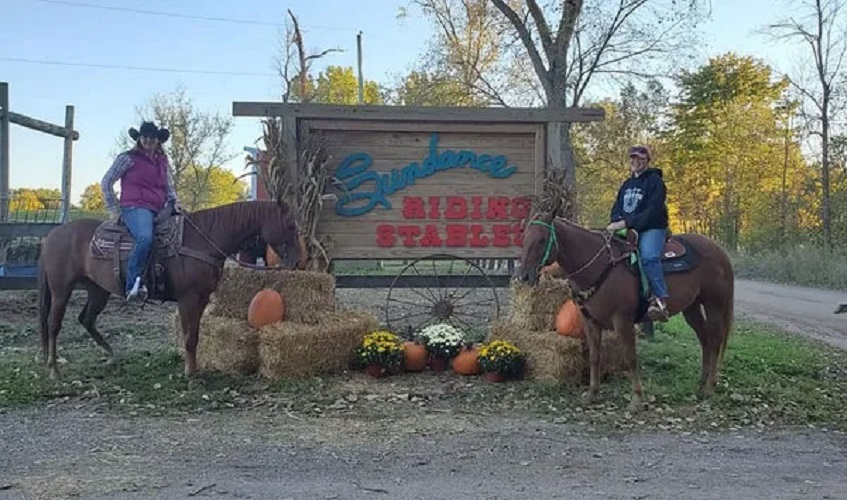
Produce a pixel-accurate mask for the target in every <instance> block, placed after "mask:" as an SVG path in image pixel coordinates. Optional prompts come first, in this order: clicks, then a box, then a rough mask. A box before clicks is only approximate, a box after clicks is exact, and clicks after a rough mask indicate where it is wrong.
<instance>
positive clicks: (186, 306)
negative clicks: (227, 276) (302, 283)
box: [38, 201, 301, 379]
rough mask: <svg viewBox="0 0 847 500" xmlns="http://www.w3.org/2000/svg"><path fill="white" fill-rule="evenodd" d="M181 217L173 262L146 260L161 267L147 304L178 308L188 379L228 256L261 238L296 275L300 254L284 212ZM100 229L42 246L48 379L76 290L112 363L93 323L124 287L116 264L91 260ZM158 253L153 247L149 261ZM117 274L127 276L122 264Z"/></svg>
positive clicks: (83, 226) (95, 223) (58, 235)
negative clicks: (159, 286)
mask: <svg viewBox="0 0 847 500" xmlns="http://www.w3.org/2000/svg"><path fill="white" fill-rule="evenodd" d="M160 216H161V214H160ZM183 216H184V223H183V224H182V226H181V231H180V232H181V241H175V242H174V243H173V245H172V246H171V247H170V250H172V252H173V253H174V255H173V256H170V257H167V258H164V259H156V260H151V264H158V265H160V266H161V270H162V271H161V273H160V275H161V278H162V280H163V282H164V285H165V290H166V291H165V292H163V293H159V294H157V293H156V292H155V291H154V290H153V289H151V290H150V298H151V299H156V300H163V301H175V302H177V303H178V310H179V316H180V321H181V323H182V333H183V339H184V342H185V353H186V355H185V374H186V376H191V375H193V374H194V373H195V371H196V370H197V342H198V335H199V327H200V317H201V316H202V315H203V312H204V311H205V309H206V305H207V304H208V302H209V297H210V296H211V294H212V292H214V291H215V289H216V288H217V285H218V281H219V279H220V276H221V272H222V270H223V265H224V262H225V261H226V259H227V258H228V256H230V255H232V254H234V253H235V252H237V251H238V250H239V249H243V248H246V247H249V246H250V244H251V242H253V241H255V239H256V238H257V237H258V238H261V241H263V242H266V243H267V244H269V245H270V246H271V247H272V248H273V249H274V251H275V252H276V253H277V254H278V255H281V256H284V257H283V258H282V264H283V266H284V267H287V268H294V267H295V266H296V264H297V263H298V261H299V260H300V257H301V247H300V243H299V239H298V231H297V226H296V223H295V219H294V214H293V213H292V212H291V211H290V210H289V208H288V206H287V205H285V204H277V203H275V202H268V201H250V202H236V203H232V204H228V205H223V206H220V207H216V208H210V209H207V210H200V211H197V212H194V213H190V214H189V213H185V214H183ZM174 220H175V219H171V220H170V222H173V221H174ZM102 223H103V221H100V220H96V219H78V220H74V221H72V222H68V223H66V224H63V225H61V226H59V227H57V228H55V229H53V230H52V231H51V232H50V233H49V234H48V235H47V237H46V238H45V240H44V243H43V245H42V249H41V255H40V257H39V260H38V268H39V271H38V281H39V284H38V295H39V316H40V322H41V347H42V354H43V358H44V362H45V363H46V364H47V367H48V369H49V372H50V378H52V379H57V378H58V376H59V372H58V368H57V366H56V339H57V337H58V336H59V330H60V329H61V325H62V318H63V317H64V315H65V309H66V308H67V305H68V301H69V299H70V296H71V292H72V291H73V290H74V288H75V287H76V286H77V285H82V286H83V287H84V288H85V289H86V290H87V292H88V301H87V302H86V304H85V307H84V308H83V310H82V312H81V313H80V315H79V322H80V323H81V324H82V325H83V326H84V327H85V329H86V330H87V331H88V333H89V334H90V335H91V337H92V338H93V339H94V341H95V342H96V343H97V344H98V345H99V346H100V347H102V348H103V350H104V351H106V354H107V355H108V356H109V357H110V358H112V357H113V351H112V348H111V346H110V345H109V343H108V342H107V341H106V340H105V339H104V338H103V336H102V335H100V332H99V331H98V330H97V327H96V326H95V323H96V321H97V316H98V315H99V314H100V313H101V312H102V311H103V309H104V308H105V307H106V304H107V303H108V301H109V297H110V295H111V294H115V295H118V296H120V297H123V296H124V287H123V279H122V277H123V272H122V273H121V279H117V276H116V273H115V269H114V268H115V264H114V262H113V259H111V258H103V256H102V255H101V256H100V258H95V257H92V248H91V242H92V239H93V238H94V236H95V232H97V230H98V228H99V227H100V226H101V224H102ZM175 234H179V232H177V233H175ZM124 238H125V240H126V239H131V237H129V236H125V237H124ZM159 243H160V242H157V243H156V245H158V244H159ZM130 246H131V245H130ZM112 251H113V252H114V251H115V250H112ZM156 251H157V250H156V246H155V245H154V248H153V249H152V250H151V254H152V253H153V252H156ZM151 259H152V255H151ZM121 267H122V269H126V262H125V261H124V262H122V265H121ZM148 286H150V284H149V283H148Z"/></svg>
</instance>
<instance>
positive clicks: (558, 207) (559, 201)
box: [550, 196, 562, 219]
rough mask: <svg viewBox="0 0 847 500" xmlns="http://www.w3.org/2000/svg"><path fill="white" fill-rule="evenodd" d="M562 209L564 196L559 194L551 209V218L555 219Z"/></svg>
mask: <svg viewBox="0 0 847 500" xmlns="http://www.w3.org/2000/svg"><path fill="white" fill-rule="evenodd" d="M561 211H562V198H561V197H559V196H557V197H556V202H555V204H554V205H553V210H551V211H550V218H551V219H555V218H556V217H557V216H558V215H559V214H560V213H561Z"/></svg>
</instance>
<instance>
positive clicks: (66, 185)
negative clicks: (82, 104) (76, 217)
mask: <svg viewBox="0 0 847 500" xmlns="http://www.w3.org/2000/svg"><path fill="white" fill-rule="evenodd" d="M65 131H66V133H67V135H65V150H64V154H63V156H62V215H61V219H60V220H59V222H61V223H63V224H64V223H65V222H67V221H68V212H69V211H70V209H71V171H72V170H71V169H72V163H73V148H74V107H73V106H70V105H68V106H65Z"/></svg>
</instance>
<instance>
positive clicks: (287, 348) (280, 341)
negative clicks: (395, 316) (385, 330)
mask: <svg viewBox="0 0 847 500" xmlns="http://www.w3.org/2000/svg"><path fill="white" fill-rule="evenodd" d="M324 316H325V317H324V318H322V320H321V323H320V324H318V325H309V324H303V323H295V322H292V321H282V322H279V323H275V324H273V325H268V326H265V327H262V328H261V329H260V330H259V372H260V373H261V374H262V375H263V376H264V377H266V378H269V379H279V378H287V377H308V376H312V375H318V374H325V373H326V374H328V373H336V372H340V371H343V370H345V369H346V368H348V367H349V366H350V363H351V362H352V361H353V351H354V349H355V348H356V346H357V345H359V343H361V342H362V339H363V338H364V337H365V335H367V334H368V333H370V332H372V331H375V330H377V329H378V328H379V321H378V320H377V318H376V317H375V316H374V315H372V314H370V313H366V312H358V311H337V312H334V313H330V314H326V315H324Z"/></svg>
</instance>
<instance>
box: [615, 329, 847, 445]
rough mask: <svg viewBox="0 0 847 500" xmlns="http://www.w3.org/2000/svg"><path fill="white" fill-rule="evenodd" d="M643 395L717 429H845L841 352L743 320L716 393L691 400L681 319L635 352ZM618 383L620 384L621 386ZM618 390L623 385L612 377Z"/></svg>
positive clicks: (690, 357)
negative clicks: (814, 426)
mask: <svg viewBox="0 0 847 500" xmlns="http://www.w3.org/2000/svg"><path fill="white" fill-rule="evenodd" d="M639 354H640V356H641V360H642V369H643V372H644V376H645V378H646V379H647V382H646V384H645V390H646V391H647V393H648V394H650V395H654V396H655V397H656V402H657V403H659V404H665V405H668V406H670V407H672V408H673V409H674V411H676V412H677V413H680V414H685V415H692V414H695V413H701V412H705V413H701V414H700V415H699V417H704V416H706V415H708V418H709V419H711V420H712V422H710V425H711V424H712V423H716V424H717V425H721V426H722V425H774V424H784V425H807V424H820V425H836V426H838V427H841V428H845V429H847V407H845V405H844V401H847V353H845V352H844V351H840V350H837V349H834V348H830V347H828V346H822V345H819V344H816V343H812V342H809V341H807V340H805V339H803V338H801V337H798V336H796V335H789V334H784V333H781V332H779V331H777V330H775V329H772V328H768V327H765V326H761V325H756V324H751V323H739V324H738V325H736V328H735V331H734V332H733V336H732V337H731V338H730V342H729V345H728V347H727V351H726V354H725V357H724V363H723V368H722V370H721V378H720V382H719V387H718V390H717V393H716V395H715V396H714V397H713V398H711V399H710V400H709V401H707V402H701V401H698V400H696V399H695V398H694V397H693V396H692V388H693V387H695V385H696V384H697V382H698V381H699V377H700V346H699V343H698V342H697V339H696V337H695V336H694V334H693V333H692V332H691V330H690V329H689V328H688V326H687V325H686V324H685V323H684V321H683V320H682V318H680V317H675V318H673V320H672V321H670V322H669V323H668V324H666V325H661V326H660V333H658V335H657V337H656V340H654V341H651V342H647V343H644V344H642V346H641V348H640V353H639ZM623 382H625V384H624V383H623ZM618 383H619V384H621V385H622V386H623V387H620V389H621V390H623V389H625V388H626V385H628V381H621V380H618Z"/></svg>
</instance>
